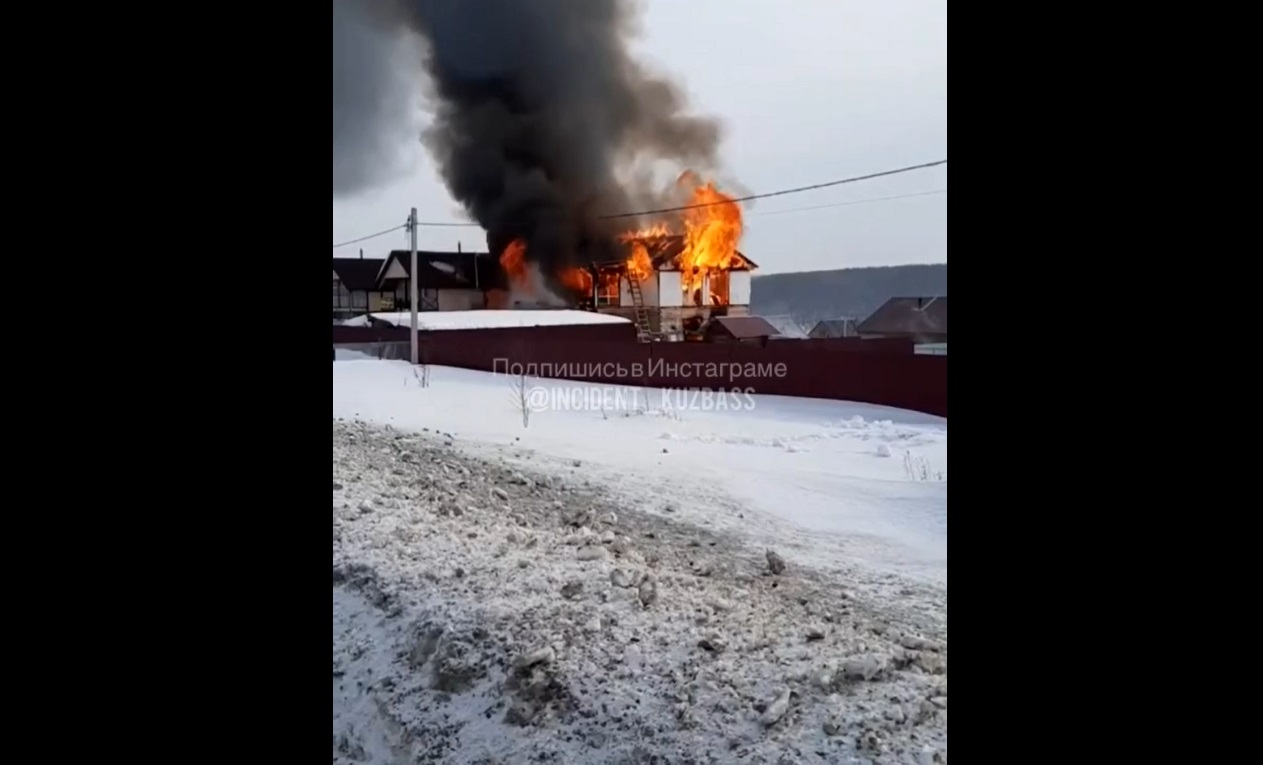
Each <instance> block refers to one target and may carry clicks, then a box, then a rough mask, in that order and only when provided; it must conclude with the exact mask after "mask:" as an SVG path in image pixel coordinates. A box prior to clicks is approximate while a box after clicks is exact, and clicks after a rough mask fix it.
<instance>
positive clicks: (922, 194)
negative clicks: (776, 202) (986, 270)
mask: <svg viewBox="0 0 1263 765" xmlns="http://www.w3.org/2000/svg"><path fill="white" fill-rule="evenodd" d="M946 193H947V189H935V190H934V191H922V192H920V193H917V194H896V195H895V196H891V197H871V198H869V199H855V200H851V201H850V202H834V203H833V204H827V205H812V206H811V207H791V208H789V209H787V210H760V211H757V212H752V213H749V214H748V215H747V216H746V217H748V218H753V217H755V216H758V215H780V214H782V213H795V212H806V211H807V210H827V209H829V208H831V207H847V206H849V205H863V204H868V203H869V202H885V201H887V200H890V199H912V198H913V197H928V196H930V195H932V194H946Z"/></svg>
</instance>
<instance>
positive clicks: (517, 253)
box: [500, 239, 534, 291]
mask: <svg viewBox="0 0 1263 765" xmlns="http://www.w3.org/2000/svg"><path fill="white" fill-rule="evenodd" d="M500 267H501V268H503V269H504V273H505V274H507V275H508V277H509V286H511V287H513V288H515V289H524V290H529V291H533V289H532V288H533V286H534V285H533V284H532V283H531V281H532V280H531V272H530V271H529V270H527V268H526V242H524V241H522V240H521V239H514V240H513V241H512V242H509V246H507V247H505V248H504V252H502V253H500Z"/></svg>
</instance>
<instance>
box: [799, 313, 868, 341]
mask: <svg viewBox="0 0 1263 765" xmlns="http://www.w3.org/2000/svg"><path fill="white" fill-rule="evenodd" d="M855 325H856V321H855V319H849V318H848V319H825V320H823V321H820V322H818V323H817V324H816V326H814V327H812V328H811V331H810V332H808V333H807V337H809V338H811V339H812V340H832V339H834V338H838V337H859V332H857V331H856V330H855Z"/></svg>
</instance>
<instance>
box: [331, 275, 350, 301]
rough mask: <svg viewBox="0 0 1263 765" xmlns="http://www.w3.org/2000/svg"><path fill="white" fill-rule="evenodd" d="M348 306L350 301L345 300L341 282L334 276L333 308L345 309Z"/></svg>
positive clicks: (344, 291)
mask: <svg viewBox="0 0 1263 765" xmlns="http://www.w3.org/2000/svg"><path fill="white" fill-rule="evenodd" d="M349 305H350V301H349V300H348V299H347V294H346V290H345V289H344V288H343V287H342V280H341V279H339V278H338V277H336V276H335V277H333V307H334V308H346V307H348V306H349Z"/></svg>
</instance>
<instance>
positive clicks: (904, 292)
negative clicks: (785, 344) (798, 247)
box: [750, 263, 947, 329]
mask: <svg viewBox="0 0 1263 765" xmlns="http://www.w3.org/2000/svg"><path fill="white" fill-rule="evenodd" d="M750 289H751V292H752V294H751V297H750V300H751V305H750V312H751V313H753V314H755V315H761V316H776V315H780V314H789V315H790V316H792V317H794V319H795V321H797V322H798V324H799V325H801V326H806V327H807V328H808V329H810V328H811V327H812V326H814V325H815V323H816V322H817V321H820V320H821V319H836V318H842V317H846V316H853V317H855V318H857V319H864V318H866V317H867V316H868V315H869V314H871V313H872V312H873V311H875V310H877V308H878V307H879V306H880V305H881V304H882V303H884V302H886V301H887V300H889V299H890V298H892V297H920V296H922V295H924V296H931V295H946V294H947V264H946V263H930V264H926V265H918V266H886V267H879V268H842V269H838V270H836V271H804V272H802V273H796V274H770V275H768V276H755V277H754V279H753V280H752V283H751V288H750Z"/></svg>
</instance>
